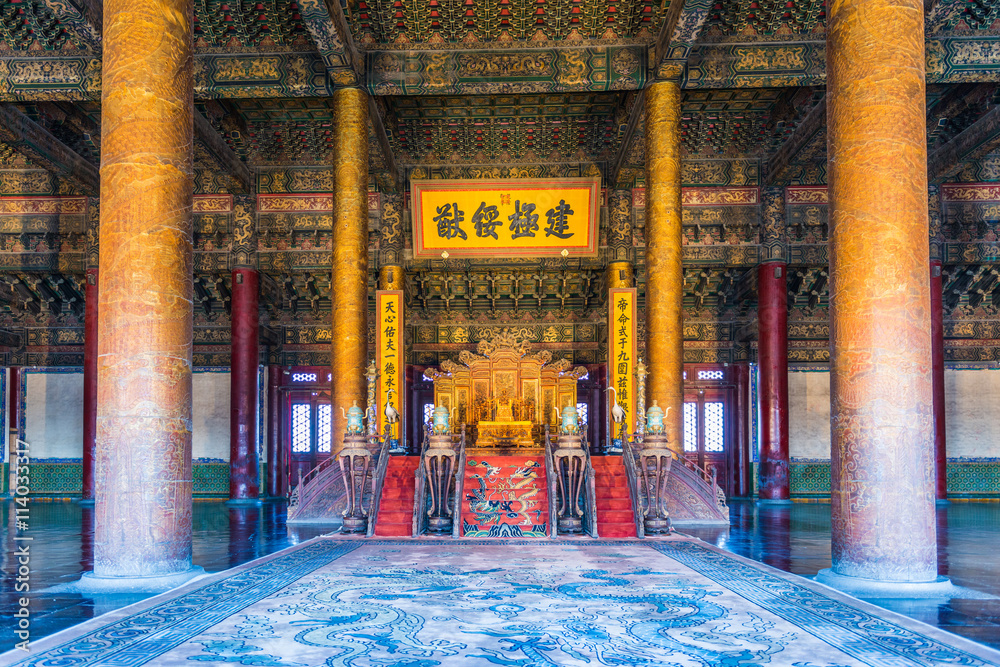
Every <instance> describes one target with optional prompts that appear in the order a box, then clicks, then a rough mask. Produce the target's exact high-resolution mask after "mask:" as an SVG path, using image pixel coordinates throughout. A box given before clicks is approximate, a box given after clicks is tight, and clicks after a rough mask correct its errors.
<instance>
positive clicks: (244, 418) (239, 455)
mask: <svg viewBox="0 0 1000 667" xmlns="http://www.w3.org/2000/svg"><path fill="white" fill-rule="evenodd" d="M258 293H259V288H258V275H257V271H256V270H255V269H233V289H232V304H233V306H232V338H231V344H232V371H231V373H230V378H231V385H230V387H231V389H230V395H229V403H230V413H229V499H230V500H231V501H256V500H257V495H258V479H257V403H258V393H259V392H258V390H257V372H258V361H259V359H258V352H259V346H258V341H257V336H258V325H259V315H258V310H257V300H258Z"/></svg>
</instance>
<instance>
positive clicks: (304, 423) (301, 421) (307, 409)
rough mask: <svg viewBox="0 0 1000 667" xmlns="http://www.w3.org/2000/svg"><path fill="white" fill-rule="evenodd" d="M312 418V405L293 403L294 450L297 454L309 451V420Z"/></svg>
mask: <svg viewBox="0 0 1000 667" xmlns="http://www.w3.org/2000/svg"><path fill="white" fill-rule="evenodd" d="M311 420H312V406H311V405H309V404H308V403H295V404H294V405H292V451H293V452H295V453H296V454H300V453H309V422H310V421H311Z"/></svg>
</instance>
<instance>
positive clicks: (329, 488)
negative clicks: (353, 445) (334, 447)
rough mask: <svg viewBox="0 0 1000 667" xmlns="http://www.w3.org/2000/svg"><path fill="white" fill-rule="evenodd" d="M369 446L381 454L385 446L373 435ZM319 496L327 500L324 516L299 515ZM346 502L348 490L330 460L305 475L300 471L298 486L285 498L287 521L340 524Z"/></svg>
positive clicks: (336, 465)
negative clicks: (318, 521)
mask: <svg viewBox="0 0 1000 667" xmlns="http://www.w3.org/2000/svg"><path fill="white" fill-rule="evenodd" d="M368 444H369V447H370V448H371V449H374V448H375V447H379V448H380V450H381V449H382V448H384V447H383V445H384V444H385V442H384V440H383V438H380V437H378V436H377V435H373V436H369V437H368ZM321 496H327V497H328V500H327V501H326V503H325V505H326V507H325V512H324V515H325V516H324V517H309V518H304V517H303V516H302V514H303V513H304V512H306V511H308V509H309V507H310V505H311V504H312V503H313V502H315V501H316V500H318V499H319V498H320V497H321ZM346 501H347V487H346V486H344V476H343V473H342V472H341V470H340V465H339V464H338V461H337V457H336V456H330V457H328V458H326V459H324V460H323V461H321V462H320V463H319V464H318V465H316V466H315V467H314V468H313V469H312V470H310V471H309V472H307V473H306V474H305V475H303V474H302V471H301V470H300V471H299V483H298V484H297V485H296V486H295V487H294V488H293V489H292V490H291V491H290V492H289V494H288V518H287V519H286V521H288V522H292V523H294V522H295V521H296V520H302V521H313V520H317V519H320V518H328V519H330V520H335V519H336V520H339V519H341V518H342V514H341V512H342V511H343V510H344V509H345V508H346V507H347V504H346Z"/></svg>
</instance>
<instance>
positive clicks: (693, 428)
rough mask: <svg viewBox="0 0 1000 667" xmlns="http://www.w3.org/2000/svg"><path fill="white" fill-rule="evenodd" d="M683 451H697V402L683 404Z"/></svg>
mask: <svg viewBox="0 0 1000 667" xmlns="http://www.w3.org/2000/svg"><path fill="white" fill-rule="evenodd" d="M684 451H685V452H696V451H698V404H697V403H685V404H684Z"/></svg>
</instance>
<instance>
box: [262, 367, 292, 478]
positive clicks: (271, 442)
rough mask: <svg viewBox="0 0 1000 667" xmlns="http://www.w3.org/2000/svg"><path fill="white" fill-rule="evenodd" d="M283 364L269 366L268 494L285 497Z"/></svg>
mask: <svg viewBox="0 0 1000 667" xmlns="http://www.w3.org/2000/svg"><path fill="white" fill-rule="evenodd" d="M282 371H283V369H282V367H281V366H268V367H267V495H268V496H269V497H271V498H283V497H284V496H285V494H286V493H287V491H288V490H287V489H286V488H285V481H286V479H287V477H286V475H285V461H284V453H283V452H282V449H281V391H280V387H281V375H282Z"/></svg>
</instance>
